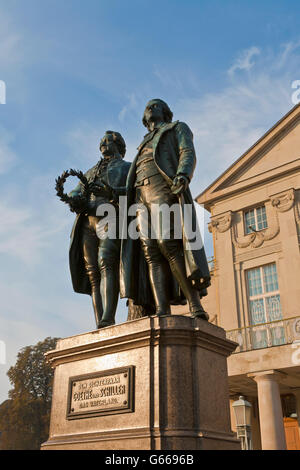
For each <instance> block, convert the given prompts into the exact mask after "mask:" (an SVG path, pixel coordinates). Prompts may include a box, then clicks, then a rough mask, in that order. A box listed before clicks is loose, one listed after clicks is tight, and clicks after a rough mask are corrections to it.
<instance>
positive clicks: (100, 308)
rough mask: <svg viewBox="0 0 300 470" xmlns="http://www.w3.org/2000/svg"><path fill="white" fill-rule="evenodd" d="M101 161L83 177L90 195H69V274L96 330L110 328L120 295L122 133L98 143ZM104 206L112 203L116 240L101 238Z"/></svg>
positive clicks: (79, 189)
mask: <svg viewBox="0 0 300 470" xmlns="http://www.w3.org/2000/svg"><path fill="white" fill-rule="evenodd" d="M100 151H101V152H102V155H103V158H102V159H100V161H99V162H98V163H97V164H96V165H95V166H94V167H93V168H91V169H90V170H88V171H87V173H86V174H85V175H84V176H85V178H86V179H87V181H88V183H89V189H90V195H89V197H88V198H87V201H86V203H84V202H82V198H81V194H82V192H83V191H84V187H83V184H82V183H81V182H80V183H79V185H78V186H77V187H76V188H75V189H74V190H73V191H72V192H71V193H70V194H69V196H70V197H71V201H73V202H71V205H72V208H73V210H74V211H75V212H78V215H77V217H76V220H75V223H74V226H73V230H72V234H71V246H70V255H69V259H70V271H71V277H72V283H73V288H74V291H75V292H79V293H82V294H89V295H91V296H92V302H93V308H94V313H95V320H96V325H97V328H103V327H105V326H109V325H113V324H114V323H115V313H116V308H117V303H118V296H119V263H120V243H121V242H120V234H119V233H118V226H119V224H118V197H119V196H120V195H122V194H125V192H126V178H127V174H128V171H129V168H130V163H129V162H126V161H124V160H123V158H124V156H125V152H126V145H125V142H124V139H123V138H122V136H121V134H119V133H118V132H113V131H107V132H106V134H105V135H104V137H103V139H102V140H101V142H100ZM103 204H113V205H114V208H115V216H114V217H115V219H116V220H114V221H111V223H115V224H116V228H117V233H116V237H115V238H110V237H106V238H105V237H103V233H101V232H103V231H105V230H106V227H105V226H104V227H103V226H101V217H99V216H98V215H97V213H99V212H97V211H98V210H99V207H100V206H101V205H103ZM102 219H103V217H102Z"/></svg>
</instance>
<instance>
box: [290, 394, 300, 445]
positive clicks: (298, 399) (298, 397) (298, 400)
mask: <svg viewBox="0 0 300 470" xmlns="http://www.w3.org/2000/svg"><path fill="white" fill-rule="evenodd" d="M292 393H293V395H295V397H296V413H297V421H298V426H299V436H300V388H298V389H297V390H293V391H292Z"/></svg>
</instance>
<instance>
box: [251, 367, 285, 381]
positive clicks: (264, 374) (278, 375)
mask: <svg viewBox="0 0 300 470" xmlns="http://www.w3.org/2000/svg"><path fill="white" fill-rule="evenodd" d="M247 377H250V378H251V379H253V380H255V382H257V381H260V380H274V381H276V382H281V381H282V380H284V379H285V378H286V374H284V373H283V372H281V371H279V370H275V369H271V370H263V371H259V372H251V373H250V374H247Z"/></svg>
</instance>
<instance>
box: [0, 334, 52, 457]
mask: <svg viewBox="0 0 300 470" xmlns="http://www.w3.org/2000/svg"><path fill="white" fill-rule="evenodd" d="M56 342H57V338H46V339H45V340H44V341H41V342H39V343H37V344H36V345H34V346H27V347H25V348H23V349H22V350H21V351H20V352H19V353H18V356H17V362H16V364H15V365H14V366H13V367H11V368H10V369H9V371H8V372H7V375H8V377H9V380H10V382H11V384H12V385H13V388H12V390H10V392H9V400H7V401H5V402H4V403H2V405H0V431H1V436H0V449H2V450H17V449H20V450H21V449H30V450H34V449H39V448H40V445H41V443H42V442H44V441H45V440H47V438H48V433H49V420H50V408H51V397H52V382H53V371H52V369H51V367H50V366H49V365H48V364H47V363H46V361H45V358H44V354H45V352H47V351H49V350H51V349H55V346H56Z"/></svg>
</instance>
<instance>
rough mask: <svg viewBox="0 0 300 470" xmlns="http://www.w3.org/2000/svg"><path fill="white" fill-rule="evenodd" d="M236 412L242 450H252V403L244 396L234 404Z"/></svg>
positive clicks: (238, 435)
mask: <svg viewBox="0 0 300 470" xmlns="http://www.w3.org/2000/svg"><path fill="white" fill-rule="evenodd" d="M232 407H233V409H234V414H235V420H236V427H237V437H238V439H241V445H242V450H252V441H251V408H252V405H251V403H249V402H248V401H247V400H245V398H244V397H243V396H240V397H239V399H238V400H237V401H235V402H234V403H233V404H232Z"/></svg>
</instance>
